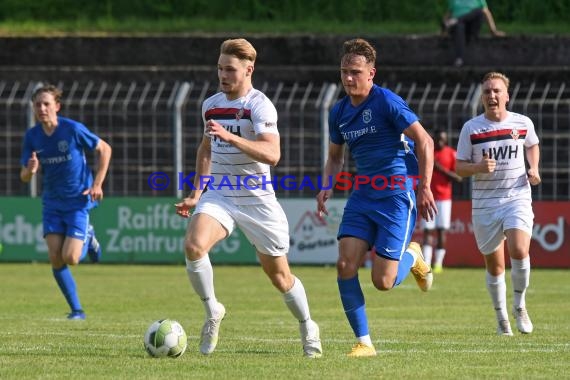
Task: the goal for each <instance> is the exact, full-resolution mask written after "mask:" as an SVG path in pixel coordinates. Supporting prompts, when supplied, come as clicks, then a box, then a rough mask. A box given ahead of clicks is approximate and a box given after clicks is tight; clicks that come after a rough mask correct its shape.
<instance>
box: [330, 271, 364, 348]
mask: <svg viewBox="0 0 570 380" xmlns="http://www.w3.org/2000/svg"><path fill="white" fill-rule="evenodd" d="M337 282H338V290H339V292H340V300H341V301H342V306H343V308H344V313H345V314H346V318H347V319H348V322H349V323H350V327H352V331H354V335H355V336H356V337H357V338H358V337H361V336H365V335H368V334H369V333H368V318H367V317H366V306H365V303H364V294H363V293H362V288H361V287H360V282H359V281H358V275H356V276H354V277H353V278H349V279H348V280H342V279H340V278H339V279H337Z"/></svg>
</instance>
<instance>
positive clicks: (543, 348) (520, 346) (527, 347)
mask: <svg viewBox="0 0 570 380" xmlns="http://www.w3.org/2000/svg"><path fill="white" fill-rule="evenodd" d="M5 335H7V336H16V337H17V336H23V337H25V336H38V335H43V336H62V337H74V336H81V337H92V338H113V339H119V340H123V339H137V338H140V339H142V336H143V334H142V333H141V334H108V333H97V332H85V331H77V332H63V331H60V332H57V331H49V332H43V333H41V334H38V333H37V332H36V333H34V332H25V331H22V332H6V334H5ZM494 338H496V339H504V340H505V343H506V342H508V341H510V340H513V338H508V337H499V336H497V337H494ZM199 339H200V337H199V336H198V335H188V341H189V342H190V343H189V344H192V342H198V341H199ZM223 339H224V340H225V341H228V342H247V343H264V344H265V343H287V344H297V343H298V342H299V339H298V338H296V337H295V338H256V337H251V336H241V337H236V336H223ZM514 339H516V338H514ZM352 343H354V341H353V340H352V339H335V338H333V339H325V340H323V344H325V345H326V344H347V345H350V344H352ZM511 343H514V346H516V347H512V346H511V347H509V348H510V350H503V349H460V348H453V349H450V348H444V349H442V351H443V352H465V353H477V352H482V353H483V352H511V351H517V352H553V351H557V350H560V349H570V343H534V342H518V341H515V342H511ZM374 344H375V345H379V346H380V347H383V346H384V345H398V344H406V345H415V344H421V342H419V341H413V340H397V339H389V340H387V339H377V340H375V341H374ZM432 344H435V345H445V346H466V345H470V346H471V345H473V343H472V342H470V341H466V340H458V341H452V340H445V341H432ZM377 348H378V347H377ZM515 348H516V349H515ZM511 349H512V350H511ZM380 351H382V352H428V351H429V350H418V349H415V348H414V349H382V348H380Z"/></svg>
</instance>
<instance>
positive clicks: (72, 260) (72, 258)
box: [63, 255, 81, 265]
mask: <svg viewBox="0 0 570 380" xmlns="http://www.w3.org/2000/svg"><path fill="white" fill-rule="evenodd" d="M79 261H81V258H80V257H75V256H73V255H69V256H65V257H64V258H63V262H64V263H66V264H67V265H77V264H79Z"/></svg>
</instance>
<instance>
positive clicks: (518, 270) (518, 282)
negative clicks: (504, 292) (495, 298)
mask: <svg viewBox="0 0 570 380" xmlns="http://www.w3.org/2000/svg"><path fill="white" fill-rule="evenodd" d="M511 281H512V282H513V294H514V297H513V306H514V307H515V308H517V309H518V308H525V307H526V300H525V295H526V289H527V288H528V285H529V283H530V257H528V256H527V257H526V258H524V259H522V260H517V259H513V258H511Z"/></svg>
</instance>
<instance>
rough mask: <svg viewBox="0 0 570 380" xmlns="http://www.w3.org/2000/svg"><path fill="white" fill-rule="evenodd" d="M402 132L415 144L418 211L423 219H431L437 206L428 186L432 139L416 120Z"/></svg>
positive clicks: (431, 172) (431, 161)
mask: <svg viewBox="0 0 570 380" xmlns="http://www.w3.org/2000/svg"><path fill="white" fill-rule="evenodd" d="M404 134H405V135H406V136H408V137H409V138H411V139H412V140H414V143H415V145H416V154H417V157H418V166H419V171H420V173H419V175H420V180H419V183H418V187H417V205H418V212H419V214H420V215H421V216H422V217H423V218H424V219H425V220H432V219H433V218H434V217H435V215H436V214H437V206H436V205H435V199H434V198H433V194H432V192H431V188H430V185H431V177H432V174H433V149H434V148H433V146H434V145H433V139H432V138H431V136H430V135H429V134H428V133H427V132H426V130H425V129H424V127H423V126H422V125H421V124H420V123H419V122H418V121H416V122H414V123H412V124H411V125H410V126H409V127H408V128H406V130H405V131H404Z"/></svg>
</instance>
